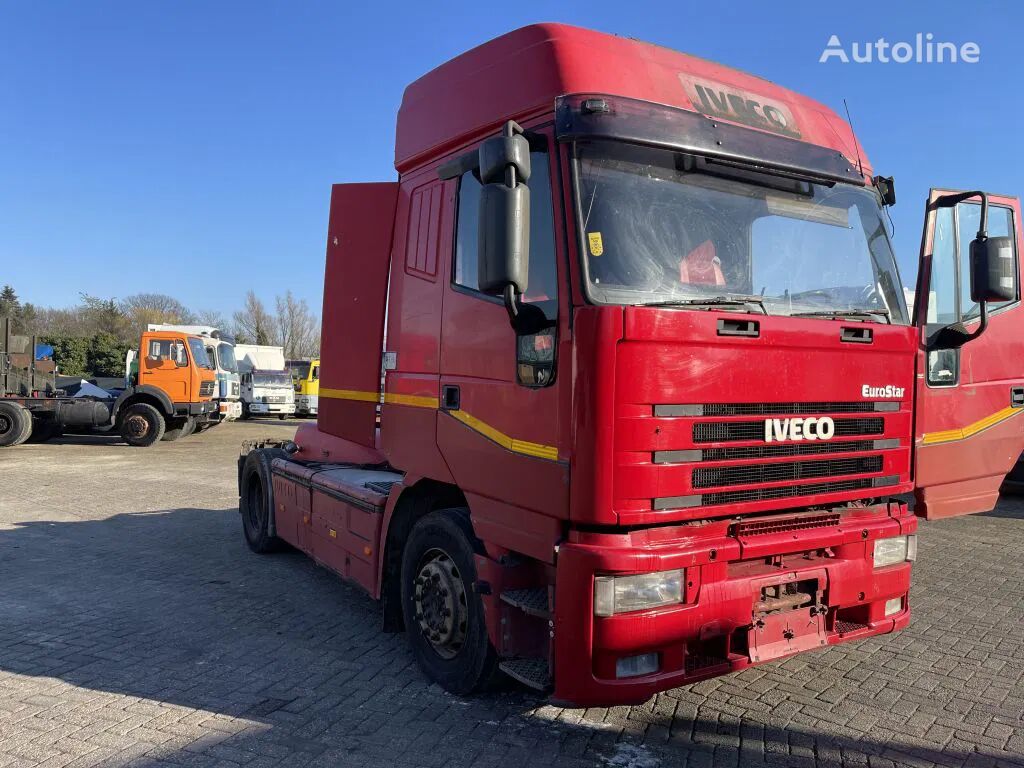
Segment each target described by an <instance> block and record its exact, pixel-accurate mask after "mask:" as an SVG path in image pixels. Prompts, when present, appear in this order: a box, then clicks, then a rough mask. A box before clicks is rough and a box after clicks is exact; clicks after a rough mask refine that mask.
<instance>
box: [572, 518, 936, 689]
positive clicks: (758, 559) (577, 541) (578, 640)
mask: <svg viewBox="0 0 1024 768" xmlns="http://www.w3.org/2000/svg"><path fill="white" fill-rule="evenodd" d="M814 514H815V513H814V512H813V511H808V512H805V513H804V515H814ZM756 519H757V520H759V521H762V520H771V519H772V518H756ZM776 519H779V520H782V519H785V520H787V521H795V520H798V519H800V515H793V514H789V515H783V516H777V518H776ZM735 525H742V524H730V523H729V522H721V523H712V524H709V525H707V526H703V527H688V526H678V527H672V528H655V529H646V530H640V531H634V532H631V533H623V534H604V533H583V532H573V533H572V534H571V535H570V538H569V541H568V542H567V543H565V544H563V545H562V546H561V547H560V548H559V552H558V564H557V577H556V585H557V586H556V601H555V606H556V611H555V633H554V635H555V636H554V641H553V642H554V646H553V653H554V683H555V686H554V693H553V698H554V699H555V700H557V701H563V702H571V703H572V704H573V705H575V706H606V705H614V704H630V703H638V702H642V701H646V700H647V699H649V698H650V697H651V696H653V695H654V694H655V693H658V692H659V691H664V690H667V689H670V688H675V687H677V686H680V685H685V684H690V683H694V682H697V681H700V680H704V679H707V678H710V677H717V676H719V675H723V674H726V673H728V672H733V671H736V670H739V669H743V668H744V667H747V666H750V665H752V664H757V663H763V662H766V661H772V660H775V659H779V658H784V657H786V656H790V655H793V654H794V653H798V652H801V651H804V650H810V649H811V648H820V647H824V646H828V645H834V644H836V643H840V642H844V641H846V640H855V639H860V638H863V637H869V636H871V635H878V634H883V633H886V632H892V631H894V630H897V629H902V628H903V627H905V626H906V625H907V623H908V622H909V620H910V610H909V603H908V597H907V593H908V591H909V589H910V573H911V563H909V562H906V563H901V564H898V565H893V566H889V567H885V568H879V569H875V568H874V564H873V562H872V559H871V558H872V553H873V548H874V543H873V542H874V541H875V539H880V538H888V537H890V536H897V535H903V534H909V533H913V532H914V531H915V530H916V529H917V519H916V518H915V517H914V516H913V515H911V514H910V513H909V512H908V511H907V509H906V506H905V505H900V504H896V503H892V504H891V505H880V506H877V507H872V508H857V509H853V510H849V511H845V512H843V513H842V515H841V516H840V517H839V521H838V523H834V524H829V525H827V526H824V527H808V528H803V529H801V528H798V527H795V526H793V527H788V528H787V527H785V526H779V527H778V528H777V529H772V528H771V526H769V527H768V528H767V529H765V528H761V529H759V530H758V531H757V532H756V533H751V532H750V531H744V532H742V533H737V532H736V531H737V529H736V528H735ZM677 568H685V569H686V574H685V576H686V578H685V581H684V584H685V600H684V603H682V604H679V605H673V606H667V607H664V608H657V609H652V610H645V611H636V612H633V613H624V614H618V615H614V616H609V617H596V616H594V608H593V595H594V576H595V574H613V575H614V574H630V573H647V572H653V571H663V570H672V569H677ZM785 585H792V587H786V586H785ZM798 587H799V590H803V591H808V592H810V593H814V594H816V595H817V598H816V599H815V601H814V604H813V605H810V604H808V605H804V606H803V607H794V608H793V609H791V610H788V609H787V610H770V611H768V612H767V613H766V612H765V608H764V595H765V594H766V592H765V590H766V589H767V590H769V592H768V593H767V594H772V593H773V591H774V590H775V589H776V588H780V591H784V590H785V589H793V590H794V591H796V590H797V588H798ZM896 598H900V600H901V603H900V608H899V611H898V612H896V613H894V614H892V615H889V616H886V615H885V604H886V602H887V601H889V600H893V599H896ZM643 654H656V656H657V670H656V671H654V672H651V673H650V674H646V675H643V676H637V677H629V678H620V677H618V676H617V663H618V662H619V661H620V660H623V659H628V658H630V657H634V656H640V655H643Z"/></svg>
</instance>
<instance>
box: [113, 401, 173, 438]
mask: <svg viewBox="0 0 1024 768" xmlns="http://www.w3.org/2000/svg"><path fill="white" fill-rule="evenodd" d="M166 429H167V422H165V421H164V416H163V414H162V413H160V411H158V410H157V409H156V408H154V407H153V406H152V405H150V404H149V403H134V404H133V405H129V406H128V408H126V409H125V411H124V413H123V414H122V415H121V418H120V420H119V427H118V431H120V433H121V439H122V440H124V441H125V442H126V443H128V445H134V446H136V447H137V448H148V447H149V446H151V445H153V444H154V443H158V442H160V440H161V439H163V436H164V431H165V430H166Z"/></svg>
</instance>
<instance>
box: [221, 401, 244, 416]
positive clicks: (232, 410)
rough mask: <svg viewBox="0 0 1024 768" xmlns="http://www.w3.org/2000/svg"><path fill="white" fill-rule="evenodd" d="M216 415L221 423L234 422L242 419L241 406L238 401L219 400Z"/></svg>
mask: <svg viewBox="0 0 1024 768" xmlns="http://www.w3.org/2000/svg"><path fill="white" fill-rule="evenodd" d="M218 413H219V415H220V420H221V421H234V420H235V419H240V418H241V417H242V404H241V402H239V401H238V400H220V401H219V402H218Z"/></svg>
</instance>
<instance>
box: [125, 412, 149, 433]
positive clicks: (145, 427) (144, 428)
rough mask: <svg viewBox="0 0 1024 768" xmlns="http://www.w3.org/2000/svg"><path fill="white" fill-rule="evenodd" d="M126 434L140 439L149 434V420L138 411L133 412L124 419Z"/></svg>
mask: <svg viewBox="0 0 1024 768" xmlns="http://www.w3.org/2000/svg"><path fill="white" fill-rule="evenodd" d="M125 426H126V427H127V429H128V435H129V436H130V437H134V438H135V439H140V438H143V437H145V436H146V435H148V434H149V420H148V419H147V418H146V417H145V416H143V415H142V414H139V413H133V414H132V415H131V416H129V417H128V418H127V419H126V420H125Z"/></svg>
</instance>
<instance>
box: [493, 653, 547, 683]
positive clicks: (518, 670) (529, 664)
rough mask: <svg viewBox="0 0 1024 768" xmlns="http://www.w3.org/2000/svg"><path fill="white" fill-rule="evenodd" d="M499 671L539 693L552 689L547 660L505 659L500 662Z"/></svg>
mask: <svg viewBox="0 0 1024 768" xmlns="http://www.w3.org/2000/svg"><path fill="white" fill-rule="evenodd" d="M498 669H500V670H501V671H502V672H504V673H505V674H506V675H508V676H509V677H511V678H513V679H514V680H518V681H519V682H520V683H522V684H523V685H528V686H530V687H531V688H536V689H537V690H538V691H546V690H548V689H549V688H550V687H551V675H550V674H549V673H548V660H547V659H505V660H503V661H499V662H498Z"/></svg>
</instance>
